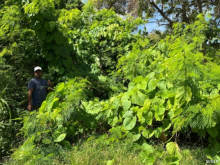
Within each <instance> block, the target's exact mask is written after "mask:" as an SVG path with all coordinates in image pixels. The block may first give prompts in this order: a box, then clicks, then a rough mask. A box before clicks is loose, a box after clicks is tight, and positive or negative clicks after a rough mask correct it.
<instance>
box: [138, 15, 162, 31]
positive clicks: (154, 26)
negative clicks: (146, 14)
mask: <svg viewBox="0 0 220 165" xmlns="http://www.w3.org/2000/svg"><path fill="white" fill-rule="evenodd" d="M155 21H156V20H155V19H153V18H151V19H149V20H148V22H150V23H146V24H145V25H140V26H139V27H138V30H140V29H141V30H144V27H146V29H147V31H148V32H149V33H150V32H152V31H153V30H154V29H155V30H159V31H164V30H165V29H166V28H165V26H159V25H158V24H157V23H151V22H155Z"/></svg>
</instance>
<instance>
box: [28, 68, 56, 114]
mask: <svg viewBox="0 0 220 165" xmlns="http://www.w3.org/2000/svg"><path fill="white" fill-rule="evenodd" d="M34 77H35V78H37V79H41V78H42V71H41V70H37V71H35V72H34ZM47 85H48V86H50V88H49V89H48V90H47V92H48V93H49V92H50V91H51V88H52V83H51V81H50V80H48V81H47ZM33 90H34V89H33V88H31V89H29V90H28V107H27V109H28V110H29V111H31V109H32V104H31V100H32V93H33Z"/></svg>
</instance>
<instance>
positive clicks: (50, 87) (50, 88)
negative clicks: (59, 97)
mask: <svg viewBox="0 0 220 165" xmlns="http://www.w3.org/2000/svg"><path fill="white" fill-rule="evenodd" d="M47 85H48V86H49V87H48V88H47V92H48V93H49V92H51V91H52V83H51V81H50V80H48V81H47Z"/></svg>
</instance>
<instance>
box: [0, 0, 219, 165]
mask: <svg viewBox="0 0 220 165" xmlns="http://www.w3.org/2000/svg"><path fill="white" fill-rule="evenodd" d="M0 17H1V21H0V27H1V28H0V51H1V52H0V64H1V66H0V67H1V70H0V74H1V75H2V77H4V79H3V80H2V81H1V82H0V91H1V92H0V120H1V122H0V135H1V137H0V147H1V148H0V149H1V150H0V152H1V158H2V159H3V158H4V159H5V158H6V156H9V157H10V159H9V162H8V163H9V164H51V163H52V162H54V164H60V163H61V162H62V163H64V164H96V163H97V164H105V163H106V164H108V165H110V164H149V165H150V164H186V163H188V164H191V163H192V162H193V164H194V163H195V164H204V163H205V160H214V161H219V162H220V155H219V151H220V143H219V139H220V133H219V131H220V127H219V125H220V123H219V121H220V120H219V119H220V108H219V105H220V96H219V90H220V77H219V75H220V66H219V63H220V59H219V55H220V44H219V39H220V37H219V33H220V28H219V27H218V26H216V25H215V24H213V22H212V18H211V16H208V17H209V19H210V21H207V20H206V19H205V17H204V16H203V15H202V14H199V15H197V16H196V17H195V19H194V21H193V22H192V23H185V22H177V23H173V26H172V28H171V30H169V31H166V32H165V33H163V34H161V33H159V32H157V34H154V35H156V37H155V38H151V36H152V35H148V34H147V33H146V31H139V32H137V31H136V30H137V27H138V26H139V25H140V24H143V23H145V21H143V20H142V19H140V18H137V19H135V18H133V17H131V16H126V17H125V18H122V17H120V16H119V15H117V14H116V13H115V12H114V11H113V10H107V9H102V10H96V8H95V7H94V4H93V2H89V3H88V4H86V5H83V4H82V3H81V2H80V1H67V2H66V1H62V0H60V1H53V0H32V1H25V0H23V1H14V0H8V1H6V2H4V3H2V4H1V5H0ZM210 29H212V31H211V32H212V33H211V32H210ZM213 38H214V39H213ZM210 39H211V40H210ZM24 64H25V65H24ZM34 65H40V66H42V67H43V68H44V72H45V73H46V74H45V77H47V78H49V79H51V78H52V79H51V80H52V81H53V82H54V83H55V84H56V86H55V88H54V90H53V92H51V93H49V94H48V96H47V99H46V100H45V101H44V102H43V104H42V106H41V107H40V109H39V112H27V111H25V109H26V105H27V104H26V103H27V97H26V95H27V92H26V84H27V82H28V80H29V79H30V78H31V76H32V73H31V70H32V69H31V68H32V67H33V66H34ZM15 135H16V136H15ZM82 139H84V140H83V141H82V142H83V143H81V142H80V141H81V140H82ZM73 143H74V147H73V145H72V144H73ZM187 144H188V145H187ZM194 144H197V145H201V148H199V149H196V150H195V145H194ZM187 146H190V147H189V148H188V147H187ZM193 146H194V147H193ZM196 147H197V146H196ZM12 152H13V153H12ZM98 154H99V156H96V155H98ZM126 162H127V163H126ZM134 162H135V163H134Z"/></svg>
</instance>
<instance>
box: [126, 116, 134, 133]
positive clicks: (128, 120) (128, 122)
mask: <svg viewBox="0 0 220 165" xmlns="http://www.w3.org/2000/svg"><path fill="white" fill-rule="evenodd" d="M136 122H137V117H136V116H134V117H132V118H131V117H127V118H125V119H124V122H123V125H124V127H125V128H126V129H127V130H128V131H129V130H132V129H133V128H134V126H135V125H136Z"/></svg>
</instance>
